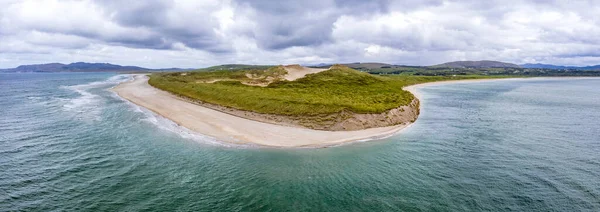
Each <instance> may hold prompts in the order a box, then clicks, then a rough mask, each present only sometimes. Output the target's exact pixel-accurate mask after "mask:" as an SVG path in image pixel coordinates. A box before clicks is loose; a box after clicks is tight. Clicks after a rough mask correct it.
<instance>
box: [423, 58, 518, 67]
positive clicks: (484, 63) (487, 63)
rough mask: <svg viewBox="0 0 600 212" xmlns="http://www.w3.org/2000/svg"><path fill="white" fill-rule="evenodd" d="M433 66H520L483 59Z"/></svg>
mask: <svg viewBox="0 0 600 212" xmlns="http://www.w3.org/2000/svg"><path fill="white" fill-rule="evenodd" d="M432 67H436V68H437V67H440V68H442V67H445V68H520V66H519V65H517V64H512V63H505V62H499V61H491V60H481V61H454V62H448V63H442V64H439V65H434V66H432Z"/></svg>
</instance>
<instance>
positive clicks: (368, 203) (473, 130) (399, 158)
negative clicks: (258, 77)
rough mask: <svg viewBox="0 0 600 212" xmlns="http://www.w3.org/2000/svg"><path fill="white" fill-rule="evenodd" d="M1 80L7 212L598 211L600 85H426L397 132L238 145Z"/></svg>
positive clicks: (121, 104) (116, 103)
mask: <svg viewBox="0 0 600 212" xmlns="http://www.w3.org/2000/svg"><path fill="white" fill-rule="evenodd" d="M128 78H129V77H128V76H124V75H112V74H102V73H101V74H99V73H85V74H83V73H66V74H63V73H60V74H57V73H54V74H41V73H34V74H0V108H1V110H0V211H18V210H26V211H30V210H34V211H50V210H60V211H63V210H66V211H73V210H75V211H127V210H129V211H131V210H154V211H170V210H214V211H249V210H255V211H290V210H291V211H352V210H354V211H356V210H363V211H382V210H387V211H390V210H404V211H600V156H599V155H600V154H599V152H600V121H599V120H600V79H572V78H563V79H527V80H503V81H493V82H477V83H458V84H448V85H437V86H429V87H424V88H421V89H420V92H421V93H422V94H423V96H424V97H423V99H422V101H423V104H422V106H423V108H422V114H421V116H420V118H419V119H418V121H417V122H416V123H415V124H414V125H412V126H411V127H410V128H408V129H406V130H404V132H403V133H402V134H400V135H396V136H393V137H390V138H387V139H383V140H378V141H370V142H364V143H354V144H349V145H343V146H339V147H334V148H323V149H264V148H257V147H249V146H230V145H227V144H222V143H220V142H217V141H214V140H213V139H210V138H208V137H205V136H202V135H196V134H194V133H190V132H189V131H187V130H185V129H182V128H180V127H178V126H176V125H175V124H173V123H172V122H170V121H168V120H165V119H163V118H161V117H157V116H154V115H153V114H152V113H149V112H148V111H146V110H144V109H142V108H139V107H136V106H134V105H132V104H130V103H127V102H125V101H123V100H121V99H120V98H118V97H117V96H115V95H114V94H113V93H111V92H110V91H108V90H107V88H110V87H112V86H114V85H116V84H117V83H118V82H120V81H124V80H127V79H128Z"/></svg>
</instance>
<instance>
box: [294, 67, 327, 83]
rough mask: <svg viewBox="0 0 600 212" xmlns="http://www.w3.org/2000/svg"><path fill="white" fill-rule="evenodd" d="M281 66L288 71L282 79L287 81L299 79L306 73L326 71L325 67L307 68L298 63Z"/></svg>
mask: <svg viewBox="0 0 600 212" xmlns="http://www.w3.org/2000/svg"><path fill="white" fill-rule="evenodd" d="M283 68H284V69H285V70H286V71H287V72H288V73H287V74H286V75H285V76H284V79H286V80H288V81H294V80H297V79H300V78H302V77H304V76H306V75H307V74H316V73H319V72H322V71H326V70H328V69H326V68H308V67H304V66H300V65H286V66H283Z"/></svg>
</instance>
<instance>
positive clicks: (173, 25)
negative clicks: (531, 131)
mask: <svg viewBox="0 0 600 212" xmlns="http://www.w3.org/2000/svg"><path fill="white" fill-rule="evenodd" d="M598 14H600V0H590V1H585V0H581V1H560V0H555V1H553V0H529V1H526V0H502V1H500V0H498V1H496V0H488V1H480V0H463V1H444V0H404V1H392V0H374V1H360V0H298V1H284V0H282V1H272V0H222V1H219V0H145V1H122V0H0V68H12V67H16V66H18V65H23V64H39V63H51V62H61V63H71V62H78V61H83V62H108V63H114V64H120V65H138V66H143V67H149V68H168V67H180V68H199V67H206V66H211V65H219V64H231V63H241V64H319V63H348V62H384V63H392V64H399V65H435V64H439V63H444V62H448V61H455V60H499V61H505V62H512V63H517V64H523V63H550V64H556V65H576V66H585V65H596V64H600V15H598Z"/></svg>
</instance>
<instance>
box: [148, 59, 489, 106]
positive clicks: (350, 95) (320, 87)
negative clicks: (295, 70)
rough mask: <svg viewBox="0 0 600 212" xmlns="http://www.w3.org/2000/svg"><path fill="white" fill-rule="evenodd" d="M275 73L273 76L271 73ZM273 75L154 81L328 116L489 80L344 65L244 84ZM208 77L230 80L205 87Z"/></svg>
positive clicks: (186, 91) (197, 95) (212, 97)
mask: <svg viewBox="0 0 600 212" xmlns="http://www.w3.org/2000/svg"><path fill="white" fill-rule="evenodd" d="M269 70H270V71H271V72H270V71H269ZM269 70H267V71H262V72H260V71H256V70H250V71H216V72H190V73H187V75H185V76H184V75H181V73H168V74H167V73H162V74H153V75H151V76H150V80H149V83H150V84H151V85H152V86H155V87H157V88H160V89H163V90H166V91H169V92H172V93H175V94H178V95H181V96H185V97H189V98H192V99H197V100H201V101H203V102H207V103H212V104H218V105H222V106H226V107H230V108H235V109H240V110H246V111H253V112H258V113H267V114H279V115H294V116H296V115H323V114H332V113H337V112H341V111H343V110H348V111H352V112H356V113H381V112H384V111H387V110H390V109H393V108H397V107H399V106H402V105H408V104H409V103H410V102H411V101H412V100H413V98H414V96H413V95H412V94H411V93H410V92H407V91H404V90H402V87H404V86H407V85H412V84H418V83H424V82H432V81H440V80H453V79H476V78H485V77H484V76H459V77H441V76H439V77H427V76H393V77H381V76H375V75H370V74H368V73H362V72H359V71H356V70H353V69H350V68H347V67H344V66H334V67H332V68H331V69H330V70H327V71H324V72H320V73H317V74H309V75H307V76H306V77H304V78H300V79H298V80H296V81H276V82H273V83H271V84H270V85H269V86H267V87H257V86H248V85H244V84H242V83H241V82H244V81H245V80H247V77H246V73H255V74H256V73H258V74H261V73H262V74H263V75H277V74H281V73H280V72H279V71H277V70H273V68H271V69H269ZM205 79H228V80H226V81H219V82H215V83H201V82H198V81H199V80H200V81H202V80H205Z"/></svg>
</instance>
